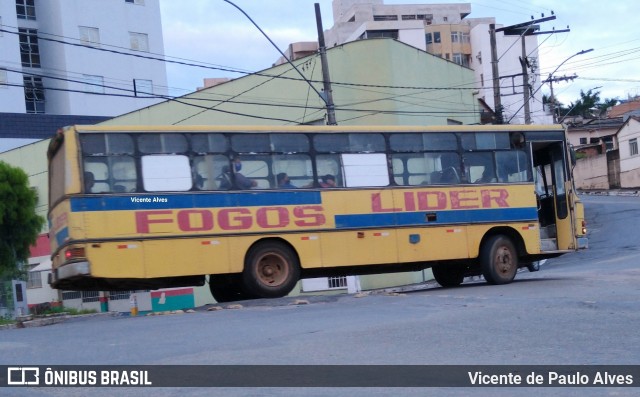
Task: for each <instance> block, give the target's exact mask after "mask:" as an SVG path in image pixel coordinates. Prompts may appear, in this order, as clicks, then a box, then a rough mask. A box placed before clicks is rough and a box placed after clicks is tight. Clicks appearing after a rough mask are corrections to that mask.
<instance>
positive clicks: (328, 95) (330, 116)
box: [315, 3, 338, 125]
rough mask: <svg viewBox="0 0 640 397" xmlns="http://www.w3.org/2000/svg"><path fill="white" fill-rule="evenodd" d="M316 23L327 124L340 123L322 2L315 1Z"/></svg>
mask: <svg viewBox="0 0 640 397" xmlns="http://www.w3.org/2000/svg"><path fill="white" fill-rule="evenodd" d="M315 9H316V25H317V27H318V47H319V48H318V49H319V51H320V62H321V64H322V83H323V87H324V95H325V104H326V105H327V124H328V125H338V122H337V121H336V107H335V105H334V104H333V93H332V91H331V77H330V76H329V61H328V60H327V47H326V45H325V42H324V29H323V28H322V14H321V13H320V4H318V3H315Z"/></svg>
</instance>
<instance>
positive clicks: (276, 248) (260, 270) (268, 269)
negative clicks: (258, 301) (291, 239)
mask: <svg viewBox="0 0 640 397" xmlns="http://www.w3.org/2000/svg"><path fill="white" fill-rule="evenodd" d="M299 278H300V264H299V261H298V256H297V255H296V254H295V252H294V251H293V250H292V249H291V248H290V247H289V246H288V245H286V244H284V243H282V242H279V241H269V242H263V243H258V244H257V245H255V246H253V247H252V248H251V249H250V250H249V252H248V253H247V257H246V260H245V266H244V271H243V272H242V279H243V282H244V287H245V290H246V291H247V292H249V293H251V294H252V295H255V296H256V297H260V298H280V297H283V296H286V295H287V294H289V292H291V290H292V289H293V287H295V285H296V283H297V282H298V279H299Z"/></svg>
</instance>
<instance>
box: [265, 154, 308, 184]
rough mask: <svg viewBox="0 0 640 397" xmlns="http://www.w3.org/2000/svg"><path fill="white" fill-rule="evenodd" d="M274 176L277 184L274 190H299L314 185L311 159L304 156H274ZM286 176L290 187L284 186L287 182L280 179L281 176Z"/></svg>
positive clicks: (272, 159)
mask: <svg viewBox="0 0 640 397" xmlns="http://www.w3.org/2000/svg"><path fill="white" fill-rule="evenodd" d="M271 161H272V167H273V170H272V174H273V176H274V177H275V181H276V183H275V184H274V185H273V187H274V188H290V186H294V187H297V188H301V187H310V186H312V185H313V169H312V167H311V158H310V157H309V156H307V155H303V154H299V155H298V154H288V155H274V156H272V157H271ZM281 174H286V176H287V178H288V180H289V185H286V186H283V184H284V183H285V182H283V181H282V180H281V178H278V176H279V175H281Z"/></svg>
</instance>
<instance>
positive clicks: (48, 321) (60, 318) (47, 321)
mask: <svg viewBox="0 0 640 397" xmlns="http://www.w3.org/2000/svg"><path fill="white" fill-rule="evenodd" d="M120 315H121V314H120V313H119V312H105V313H91V314H77V315H70V314H63V315H53V316H47V317H41V318H34V319H31V320H24V321H20V320H18V321H16V322H15V323H14V324H5V325H0V331H2V330H5V329H17V328H34V327H44V326H46V325H53V324H59V323H62V322H65V321H67V320H75V319H82V318H87V317H98V316H112V317H119V316H120Z"/></svg>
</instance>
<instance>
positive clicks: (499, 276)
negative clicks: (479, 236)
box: [480, 234, 518, 285]
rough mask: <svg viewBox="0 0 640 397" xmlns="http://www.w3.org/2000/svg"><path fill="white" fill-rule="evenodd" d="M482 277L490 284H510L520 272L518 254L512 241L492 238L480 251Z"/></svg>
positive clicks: (502, 236)
mask: <svg viewBox="0 0 640 397" xmlns="http://www.w3.org/2000/svg"><path fill="white" fill-rule="evenodd" d="M480 266H481V268H482V275H483V276H484V279H485V280H487V282H488V283H489V284H494V285H498V284H508V283H510V282H511V281H513V279H514V277H515V276H516V272H517V271H518V254H517V252H516V249H515V246H514V245H513V242H511V239H509V238H508V237H506V236H504V235H500V234H499V235H496V236H491V237H489V238H488V239H487V241H485V242H484V243H483V245H482V247H481V249H480Z"/></svg>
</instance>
